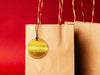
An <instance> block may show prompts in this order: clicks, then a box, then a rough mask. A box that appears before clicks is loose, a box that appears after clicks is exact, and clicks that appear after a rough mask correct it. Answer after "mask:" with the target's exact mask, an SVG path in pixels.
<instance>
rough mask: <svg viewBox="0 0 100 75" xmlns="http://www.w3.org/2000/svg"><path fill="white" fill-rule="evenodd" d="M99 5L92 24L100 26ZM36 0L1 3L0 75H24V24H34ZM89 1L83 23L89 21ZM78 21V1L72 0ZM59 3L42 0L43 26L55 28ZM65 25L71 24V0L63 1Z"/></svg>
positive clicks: (97, 3)
mask: <svg viewBox="0 0 100 75" xmlns="http://www.w3.org/2000/svg"><path fill="white" fill-rule="evenodd" d="M99 3H100V1H99V0H96V6H95V16H94V21H95V22H99V23H100V15H99V13H100V11H99V9H100V6H99ZM37 6H38V0H2V1H0V75H24V74H25V24H36V22H37ZM91 8H92V1H91V0H88V1H87V0H84V12H85V21H91ZM75 9H76V15H77V20H82V15H81V9H80V1H79V0H75ZM57 20H58V0H44V7H43V19H42V23H43V24H44V23H45V24H57V23H58V22H57ZM64 21H73V13H72V5H71V0H64V13H63V23H64Z"/></svg>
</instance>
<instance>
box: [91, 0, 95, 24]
mask: <svg viewBox="0 0 100 75" xmlns="http://www.w3.org/2000/svg"><path fill="white" fill-rule="evenodd" d="M94 7H95V0H93V7H92V23H93V21H94Z"/></svg>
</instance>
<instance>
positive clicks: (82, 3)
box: [81, 0, 84, 22]
mask: <svg viewBox="0 0 100 75" xmlns="http://www.w3.org/2000/svg"><path fill="white" fill-rule="evenodd" d="M81 12H82V17H83V22H84V12H83V0H81Z"/></svg>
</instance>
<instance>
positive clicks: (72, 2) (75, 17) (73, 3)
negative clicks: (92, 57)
mask: <svg viewBox="0 0 100 75" xmlns="http://www.w3.org/2000/svg"><path fill="white" fill-rule="evenodd" d="M72 9H73V15H74V22H75V21H76V13H75V8H74V0H72Z"/></svg>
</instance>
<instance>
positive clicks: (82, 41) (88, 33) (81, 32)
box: [74, 0, 100, 75]
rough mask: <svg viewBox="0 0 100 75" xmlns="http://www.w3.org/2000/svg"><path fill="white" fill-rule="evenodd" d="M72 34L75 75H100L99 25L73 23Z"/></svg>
mask: <svg viewBox="0 0 100 75" xmlns="http://www.w3.org/2000/svg"><path fill="white" fill-rule="evenodd" d="M94 4H95V2H94V0H93V7H94ZM93 16H94V8H93V9H92V22H93ZM74 34H75V56H76V60H75V61H76V64H77V65H76V67H78V69H77V74H78V75H100V40H99V39H100V23H91V22H79V21H75V26H74Z"/></svg>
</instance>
